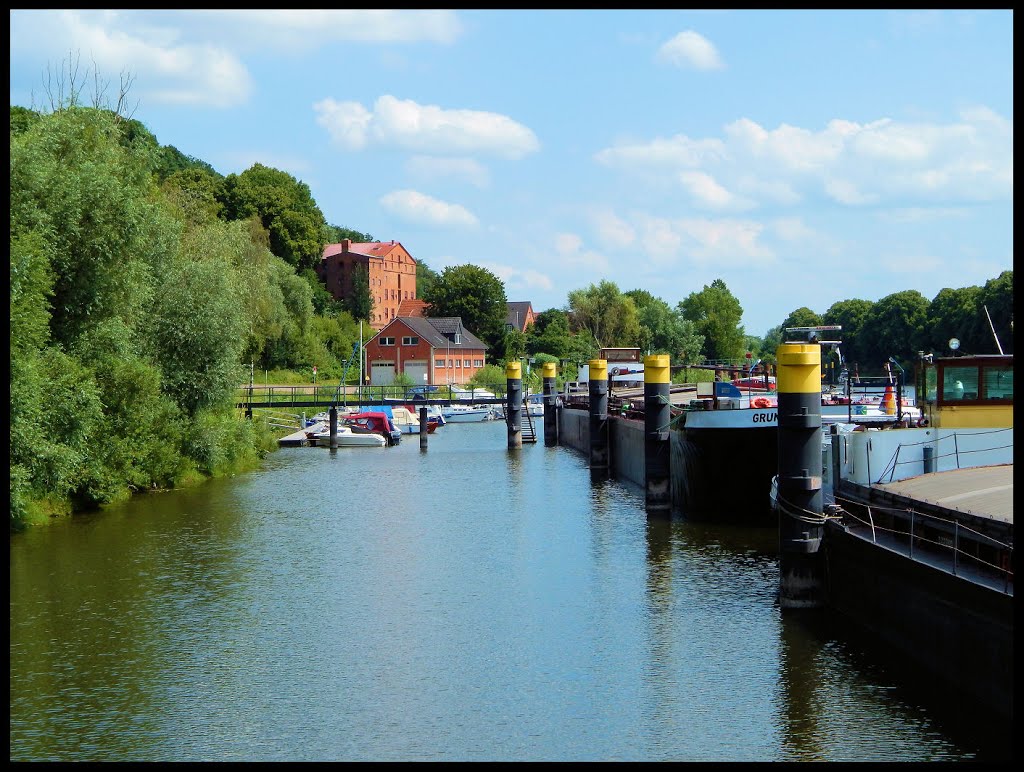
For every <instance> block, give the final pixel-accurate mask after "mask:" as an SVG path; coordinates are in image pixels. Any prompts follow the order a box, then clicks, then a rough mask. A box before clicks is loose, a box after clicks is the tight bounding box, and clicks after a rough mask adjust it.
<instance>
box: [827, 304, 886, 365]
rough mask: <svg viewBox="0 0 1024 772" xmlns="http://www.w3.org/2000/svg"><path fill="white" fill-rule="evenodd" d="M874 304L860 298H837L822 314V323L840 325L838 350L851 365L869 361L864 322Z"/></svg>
mask: <svg viewBox="0 0 1024 772" xmlns="http://www.w3.org/2000/svg"><path fill="white" fill-rule="evenodd" d="M874 305H875V304H874V303H872V302H871V301H870V300H862V299H860V298H854V299H851V300H839V301H836V302H835V303H833V304H832V305H831V306H829V307H828V310H827V311H825V313H824V314H823V315H822V323H823V324H838V325H839V326H840V327H842V330H840V331H839V334H838V339H839V340H841V341H842V345H841V346H840V351H841V353H842V357H843V359H844V360H845V361H846V362H848V363H849V364H851V365H853V364H857V365H859V364H860V363H864V364H867V363H868V362H870V361H871V359H869V353H868V340H867V336H866V335H865V334H864V324H865V323H866V322H867V320H868V317H869V316H870V315H871V310H872V309H873V308H874Z"/></svg>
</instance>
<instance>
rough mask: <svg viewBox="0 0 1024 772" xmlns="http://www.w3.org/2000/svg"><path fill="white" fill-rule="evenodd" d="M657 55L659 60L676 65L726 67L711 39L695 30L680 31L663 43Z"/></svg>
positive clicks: (702, 67)
mask: <svg viewBox="0 0 1024 772" xmlns="http://www.w3.org/2000/svg"><path fill="white" fill-rule="evenodd" d="M655 57H656V58H657V59H658V61H661V62H665V63H667V64H671V65H675V66H676V67H690V68H693V69H695V70H720V69H722V68H723V67H725V65H724V64H723V63H722V60H721V58H720V57H719V56H718V51H716V50H715V47H714V45H712V43H711V41H709V40H708V39H707V38H705V37H704V36H703V35H700V34H698V33H696V32H694V31H693V30H686V31H685V32H680V33H679V34H678V35H676V36H675V37H674V38H672V39H671V40H669V41H668V42H666V43H664V44H662V46H661V47H660V48H659V49H658V52H657V54H656V55H655Z"/></svg>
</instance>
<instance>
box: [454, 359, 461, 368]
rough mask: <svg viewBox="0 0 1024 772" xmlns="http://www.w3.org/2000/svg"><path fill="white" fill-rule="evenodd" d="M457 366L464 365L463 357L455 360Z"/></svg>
mask: <svg viewBox="0 0 1024 772" xmlns="http://www.w3.org/2000/svg"><path fill="white" fill-rule="evenodd" d="M455 366H456V367H462V360H461V359H456V360H455Z"/></svg>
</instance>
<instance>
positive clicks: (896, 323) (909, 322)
mask: <svg viewBox="0 0 1024 772" xmlns="http://www.w3.org/2000/svg"><path fill="white" fill-rule="evenodd" d="M928 305H929V304H928V300H927V299H926V298H925V297H924V295H922V294H921V293H920V292H918V291H917V290H904V291H902V292H895V293H893V294H891V295H886V296H885V297H884V298H882V299H881V300H879V301H878V302H877V303H875V305H874V306H873V307H872V309H871V313H870V314H869V315H868V318H867V319H866V320H865V321H864V328H863V330H862V332H861V336H863V340H862V341H861V343H862V344H866V345H865V346H864V347H865V349H866V357H865V361H864V362H861V367H860V373H861V375H868V374H870V373H871V372H881V371H882V369H883V367H884V365H885V363H886V362H888V360H889V357H890V356H892V357H894V358H896V359H897V360H899V361H904V362H905V361H912V360H913V359H914V358H915V357H916V352H917V351H918V349H920V347H921V345H922V341H923V340H924V336H925V326H926V325H927V322H928ZM859 337H860V336H859Z"/></svg>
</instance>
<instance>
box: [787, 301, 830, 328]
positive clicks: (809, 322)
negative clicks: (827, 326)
mask: <svg viewBox="0 0 1024 772" xmlns="http://www.w3.org/2000/svg"><path fill="white" fill-rule="evenodd" d="M821 325H822V321H821V316H820V315H819V314H816V313H815V312H814V311H812V310H811V309H809V308H808V307H807V306H801V307H800V308H798V309H796V310H795V311H792V312H790V314H789V316H787V317H786V318H785V320H783V322H782V329H783V330H785V329H786V328H787V327H820V326H821Z"/></svg>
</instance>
